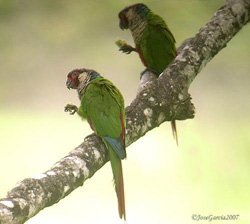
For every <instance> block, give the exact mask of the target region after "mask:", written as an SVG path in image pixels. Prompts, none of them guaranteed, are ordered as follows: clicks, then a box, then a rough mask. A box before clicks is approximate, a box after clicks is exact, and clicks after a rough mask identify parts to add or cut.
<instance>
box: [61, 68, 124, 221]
mask: <svg viewBox="0 0 250 224" xmlns="http://www.w3.org/2000/svg"><path fill="white" fill-rule="evenodd" d="M66 85H67V87H68V88H69V89H71V88H72V89H76V90H77V92H78V95H79V98H80V101H81V105H80V107H79V108H77V107H76V106H75V105H72V104H67V105H66V106H65V111H66V112H67V111H69V112H70V114H74V113H75V112H77V113H78V114H79V115H80V117H82V118H83V119H87V121H88V123H89V124H90V127H91V128H92V129H93V131H94V132H95V134H96V135H98V136H100V137H101V139H102V140H103V142H104V143H105V145H106V148H107V150H108V153H109V157H110V162H111V167H112V171H113V176H114V184H115V190H116V194H117V198H118V210H119V216H120V218H124V220H126V214H125V197H124V184H123V174H122V163H121V160H122V159H124V158H126V151H125V128H126V120H125V109H124V100H123V97H122V94H121V93H120V91H119V90H118V89H117V88H116V87H115V86H114V84H113V83H111V82H110V81H109V80H107V79H105V78H103V77H101V76H100V74H99V73H97V72H96V71H94V70H90V69H85V68H82V69H75V70H73V71H71V72H70V73H69V74H68V79H67V82H66Z"/></svg>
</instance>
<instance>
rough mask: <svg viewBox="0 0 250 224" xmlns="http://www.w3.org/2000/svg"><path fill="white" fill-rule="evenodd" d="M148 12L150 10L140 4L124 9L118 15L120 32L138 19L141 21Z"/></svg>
mask: <svg viewBox="0 0 250 224" xmlns="http://www.w3.org/2000/svg"><path fill="white" fill-rule="evenodd" d="M149 12H150V9H149V8H148V7H147V6H146V5H144V4H142V3H138V4H134V5H130V6H127V7H125V8H124V9H123V10H121V11H120V12H119V14H118V17H119V19H120V23H119V26H120V28H121V29H122V30H123V29H128V28H129V27H130V26H131V24H132V23H133V22H136V21H137V20H138V19H143V18H144V17H145V16H146V15H147V14H148V13H149Z"/></svg>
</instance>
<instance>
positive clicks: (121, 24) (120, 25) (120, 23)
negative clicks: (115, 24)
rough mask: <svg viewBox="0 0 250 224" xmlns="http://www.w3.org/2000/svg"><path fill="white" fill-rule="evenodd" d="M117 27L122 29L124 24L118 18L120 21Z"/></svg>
mask: <svg viewBox="0 0 250 224" xmlns="http://www.w3.org/2000/svg"><path fill="white" fill-rule="evenodd" d="M119 27H120V28H121V29H122V30H124V28H125V27H124V24H123V22H122V21H121V20H120V22H119Z"/></svg>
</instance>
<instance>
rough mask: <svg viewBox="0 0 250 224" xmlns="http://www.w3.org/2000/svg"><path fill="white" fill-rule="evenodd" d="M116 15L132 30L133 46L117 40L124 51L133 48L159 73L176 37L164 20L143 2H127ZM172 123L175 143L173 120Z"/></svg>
mask: <svg viewBox="0 0 250 224" xmlns="http://www.w3.org/2000/svg"><path fill="white" fill-rule="evenodd" d="M118 16H119V20H120V23H119V26H120V28H121V29H130V30H131V33H132V36H133V39H134V42H135V47H132V46H130V45H128V44H127V43H126V42H125V41H122V40H118V41H116V44H117V45H118V47H119V48H120V50H121V51H122V52H124V53H127V54H129V53H131V52H132V51H136V52H137V53H138V54H139V56H140V58H141V61H142V63H143V64H144V65H145V66H146V67H147V69H149V70H151V71H153V72H154V73H155V74H156V75H157V77H158V76H159V75H160V74H161V73H162V72H163V71H164V70H165V69H166V67H167V66H168V65H169V64H170V62H171V61H173V59H174V58H175V57H176V48H175V39H174V36H173V34H172V33H171V31H170V30H169V28H168V26H167V24H166V23H165V21H164V20H163V19H162V18H161V17H160V16H158V15H156V14H154V13H153V12H152V11H151V10H150V9H149V8H148V7H147V6H146V5H144V4H142V3H139V4H134V5H130V6H127V7H126V8H124V9H123V10H121V11H120V13H119V15H118ZM171 125H172V130H173V136H174V138H175V139H176V142H177V144H178V139H177V130H176V123H175V120H172V121H171Z"/></svg>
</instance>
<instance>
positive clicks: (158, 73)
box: [140, 67, 160, 78]
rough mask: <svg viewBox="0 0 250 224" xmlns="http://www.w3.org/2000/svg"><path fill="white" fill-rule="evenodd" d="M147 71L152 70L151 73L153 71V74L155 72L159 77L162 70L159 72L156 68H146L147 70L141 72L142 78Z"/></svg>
mask: <svg viewBox="0 0 250 224" xmlns="http://www.w3.org/2000/svg"><path fill="white" fill-rule="evenodd" d="M146 72H151V73H153V74H155V75H156V76H157V77H159V75H160V72H158V71H156V70H154V69H152V68H148V67H147V68H145V70H144V71H142V72H141V75H140V78H141V77H142V76H143V75H144V73H146Z"/></svg>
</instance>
